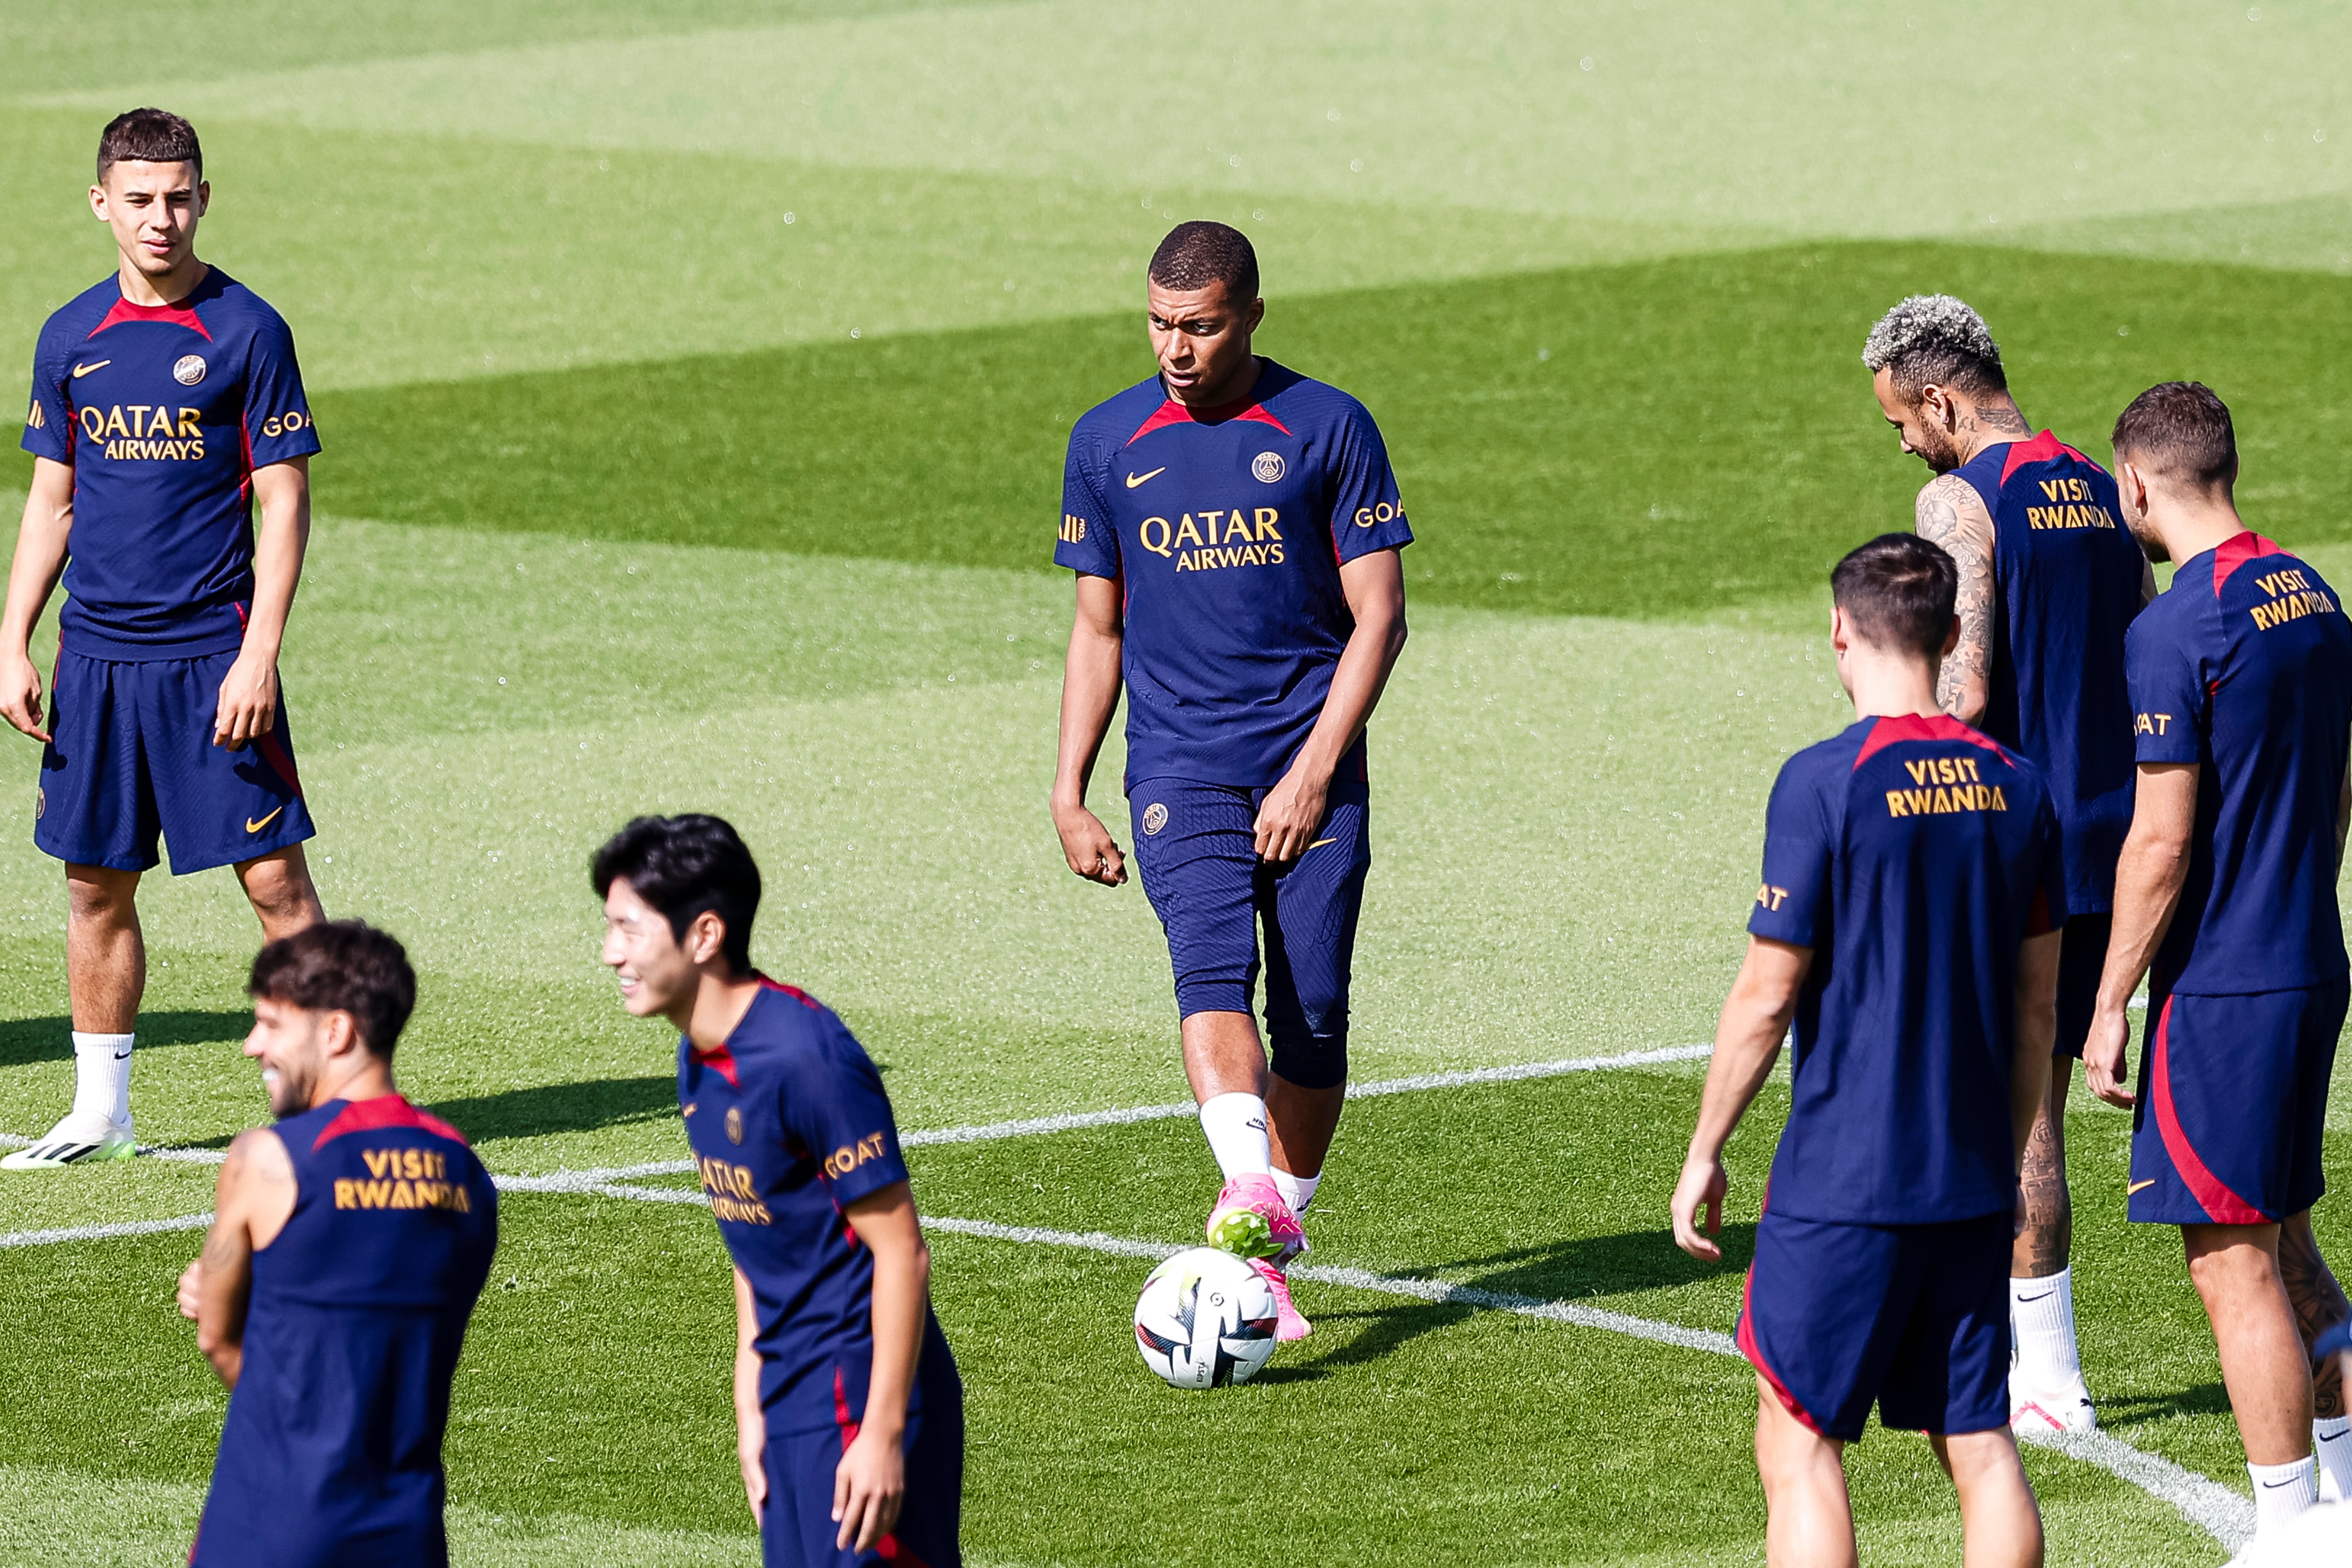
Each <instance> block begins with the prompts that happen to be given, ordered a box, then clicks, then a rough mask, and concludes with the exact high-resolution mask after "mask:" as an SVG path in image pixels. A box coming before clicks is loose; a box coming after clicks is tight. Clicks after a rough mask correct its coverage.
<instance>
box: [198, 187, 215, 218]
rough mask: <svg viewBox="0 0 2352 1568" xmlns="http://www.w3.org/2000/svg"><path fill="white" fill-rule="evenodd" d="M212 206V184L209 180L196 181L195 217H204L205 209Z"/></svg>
mask: <svg viewBox="0 0 2352 1568" xmlns="http://www.w3.org/2000/svg"><path fill="white" fill-rule="evenodd" d="M210 205H213V183H212V182H211V181H210V180H198V181H197V182H196V216H198V217H202V216H205V208H206V207H208V206H210Z"/></svg>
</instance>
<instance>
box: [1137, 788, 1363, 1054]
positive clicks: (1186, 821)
mask: <svg viewBox="0 0 2352 1568" xmlns="http://www.w3.org/2000/svg"><path fill="white" fill-rule="evenodd" d="M1268 793H1270V792H1269V791H1268V790H1267V789H1264V788H1252V787H1250V786H1247V785H1239V784H1195V783H1193V782H1192V781H1191V780H1189V779H1141V780H1138V781H1136V782H1135V783H1134V784H1131V785H1130V786H1129V790H1128V806H1129V811H1130V812H1131V814H1132V815H1133V817H1134V823H1135V863H1136V866H1137V868H1138V869H1139V870H1140V871H1141V872H1142V874H1143V890H1144V892H1145V893H1146V894H1147V895H1149V896H1150V900H1151V907H1152V909H1153V910H1156V911H1157V912H1158V913H1159V916H1160V925H1161V926H1162V927H1163V928H1164V929H1165V930H1166V931H1167V932H1168V957H1169V962H1170V963H1171V966H1172V967H1173V969H1174V970H1175V973H1176V1010H1177V1012H1178V1014H1179V1015H1180V1016H1183V1017H1187V1018H1189V1017H1191V1016H1192V1015H1193V1014H1195V1013H1249V1012H1252V1011H1254V1010H1255V1006H1254V1002H1255V995H1256V992H1257V977H1258V973H1259V970H1260V968H1261V967H1263V968H1264V970H1265V1032H1266V1040H1267V1044H1268V1045H1269V1046H1270V1047H1272V1048H1273V1056H1274V1070H1275V1072H1276V1074H1278V1075H1279V1076H1280V1077H1281V1078H1283V1079H1285V1080H1286V1081H1287V1082H1290V1083H1294V1084H1297V1086H1298V1087H1299V1088H1301V1089H1330V1088H1334V1087H1336V1086H1338V1085H1339V1084H1342V1083H1345V1082H1346V1081H1347V1080H1348V983H1349V973H1350V971H1351V969H1352V967H1353V964H1354V963H1355V953H1356V917H1357V915H1358V914H1359V913H1360V911H1361V910H1362V909H1363V905H1364V874H1365V872H1367V871H1369V870H1370V868H1371V864H1372V837H1371V785H1370V784H1369V783H1367V782H1366V780H1365V778H1364V773H1363V768H1362V764H1361V763H1360V760H1358V759H1357V758H1350V759H1349V762H1348V763H1342V764H1341V766H1340V768H1339V774H1338V775H1337V776H1336V777H1334V778H1333V779H1332V781H1331V793H1330V797H1329V800H1328V804H1327V805H1326V806H1325V810H1324V817H1323V822H1322V826H1319V827H1318V828H1317V829H1316V830H1315V837H1314V838H1313V840H1312V841H1311V847H1309V848H1308V849H1307V852H1306V853H1305V854H1303V855H1301V856H1299V858H1297V859H1296V860H1294V861H1292V862H1291V863H1290V864H1289V865H1287V866H1279V867H1276V866H1269V865H1267V864H1265V862H1264V861H1261V860H1260V859H1259V858H1257V847H1256V825H1257V809H1258V806H1259V805H1260V803H1262V802H1263V801H1264V800H1265V797H1266V795H1267V794H1268ZM1261 924H1263V925H1264V926H1265V962H1264V963H1263V966H1261V964H1260V962H1259V956H1258V928H1259V926H1260V925H1261Z"/></svg>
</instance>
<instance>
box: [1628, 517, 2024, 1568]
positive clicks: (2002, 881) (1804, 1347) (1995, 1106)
mask: <svg viewBox="0 0 2352 1568" xmlns="http://www.w3.org/2000/svg"><path fill="white" fill-rule="evenodd" d="M1831 585H1832V594H1833V595H1834V601H1835V608H1834V609H1833V610H1832V613H1831V621H1830V642H1831V646H1832V647H1833V648H1834V649H1835V650H1836V654H1837V666H1838V679H1839V681H1840V683H1841V684H1842V685H1843V686H1844V688H1845V689H1846V692H1847V694H1848V695H1849V696H1850V697H1852V698H1853V710H1854V714H1855V716H1856V719H1857V722H1855V723H1854V724H1853V726H1852V727H1850V728H1849V729H1847V730H1845V731H1843V733H1841V734H1839V735H1837V736H1835V737H1833V738H1832V739H1830V740H1827V741H1823V742H1821V743H1820V744H1818V745H1814V746H1810V747H1808V748H1806V749H1805V750H1804V751H1801V752H1798V753H1797V754H1796V755H1795V756H1793V757H1790V759H1789V761H1788V762H1787V763H1785V764H1784V765H1783V766H1782V767H1781V769H1780V780H1779V782H1778V783H1776V784H1774V785H1773V787H1772V798H1771V804H1770V805H1769V808H1768V809H1767V812H1766V816H1765V835H1764V882H1763V886H1762V887H1760V888H1759V889H1758V890H1757V894H1756V907H1755V909H1754V910H1753V911H1752V912H1751V913H1750V915H1749V917H1748V932H1749V940H1748V956H1747V958H1746V960H1745V962H1744V963H1742V964H1741V966H1740V971H1739V976H1738V979H1737V980H1736V981H1735V982H1734V983H1733V984H1732V988H1731V994H1730V997H1729V998H1728V999H1727V1001H1726V1002H1725V1003H1724V1006H1723V1018H1722V1022H1721V1023H1720V1025H1718V1026H1717V1030H1716V1045H1715V1058H1714V1060H1713V1062H1712V1063H1711V1064H1710V1065H1709V1067H1708V1068H1707V1078H1706V1091H1705V1096H1704V1098H1703V1100H1702V1101H1701V1104H1700V1108H1699V1118H1698V1127H1697V1130H1696V1131H1695V1132H1694V1133H1693V1135H1692V1137H1691V1144H1690V1152H1689V1154H1688V1156H1687V1157H1686V1159H1685V1162H1684V1164H1683V1172H1682V1179H1681V1181H1680V1183H1679V1184H1677V1185H1676V1186H1675V1197H1674V1226H1675V1241H1676V1242H1677V1243H1678V1244H1679V1245H1680V1246H1681V1247H1682V1248H1683V1250H1684V1251H1685V1252H1688V1253H1689V1254H1691V1255H1692V1256H1693V1257H1695V1258H1706V1259H1709V1260H1712V1259H1716V1258H1720V1257H1722V1250H1721V1248H1719V1247H1717V1246H1716V1244H1715V1243H1713V1242H1711V1241H1709V1240H1707V1239H1706V1236H1705V1235H1702V1234H1701V1231H1700V1226H1698V1224H1697V1223H1696V1215H1697V1213H1698V1212H1699V1211H1700V1210H1702V1209H1703V1210H1705V1211H1706V1226H1705V1229H1706V1232H1708V1233H1713V1232H1715V1231H1716V1230H1717V1229H1718V1228H1720V1226H1721V1223H1722V1217H1723V1203H1724V1198H1725V1196H1726V1194H1727V1190H1728V1182H1727V1177H1726V1175H1725V1173H1724V1168H1723V1146H1724V1144H1725V1142H1727V1140H1728V1139H1729V1138H1730V1136H1731V1133H1732V1131H1733V1129H1734V1128H1736V1127H1737V1126H1738V1122H1739V1119H1740V1117H1741V1116H1742V1115H1743V1114H1744V1113H1745V1112H1746V1110H1747V1109H1748V1105H1749V1104H1750V1103H1751V1102H1752V1101H1753V1100H1755V1098H1756V1095H1757V1092H1758V1091H1759V1089H1762V1088H1763V1086H1764V1082H1765V1079H1766V1078H1767V1077H1768V1076H1769V1074H1770V1072H1771V1070H1772V1067H1773V1064H1774V1062H1775V1061H1776V1060H1777V1059H1778V1058H1779V1057H1780V1040H1781V1037H1782V1036H1783V1034H1784V1033H1786V1032H1787V1031H1788V1030H1789V1028H1790V1023H1791V1021H1792V1020H1793V1022H1794V1025H1795V1030H1794V1034H1795V1040H1796V1061H1795V1068H1794V1070H1793V1072H1792V1074H1791V1078H1790V1110H1789V1121H1788V1125H1787V1127H1786V1129H1785V1131H1783V1132H1782V1133H1781V1136H1780V1150H1779V1152H1778V1153H1777V1155H1776V1156H1775V1157H1774V1159H1773V1163H1772V1177H1771V1184H1770V1186H1769V1189H1768V1196H1767V1199H1766V1202H1765V1205H1764V1211H1763V1214H1762V1216H1761V1217H1760V1218H1759V1221H1758V1222H1757V1226H1756V1257H1755V1262H1754V1265H1753V1267H1751V1268H1749V1270H1748V1300H1747V1305H1746V1308H1745V1310H1743V1311H1742V1312H1741V1314H1740V1319H1739V1335H1738V1340H1739V1347H1740V1349H1741V1350H1742V1351H1743V1352H1745V1353H1746V1354H1747V1357H1748V1360H1749V1361H1750V1362H1751V1363H1754V1365H1755V1367H1756V1373H1757V1415H1756V1465H1757V1469H1758V1471H1759V1474H1760V1475H1761V1476H1762V1478H1763V1481H1764V1500H1765V1506H1766V1508H1767V1510H1768V1512H1769V1521H1768V1526H1767V1532H1766V1555H1767V1558H1768V1560H1769V1562H1770V1563H1772V1564H1774V1565H1775V1568H1782V1565H1795V1564H1804V1565H1806V1568H1837V1565H1838V1564H1842V1563H1853V1562H1854V1560H1855V1559H1854V1540H1853V1512H1852V1509H1851V1506H1850V1504H1849V1502H1848V1500H1847V1497H1846V1489H1845V1469H1844V1450H1845V1445H1847V1444H1848V1443H1851V1442H1853V1440H1854V1439H1856V1438H1858V1437H1860V1436H1862V1431H1863V1425H1864V1421H1865V1420H1866V1419H1867V1418H1868V1416H1869V1415H1870V1408H1871V1406H1872V1405H1873V1404H1875V1405H1877V1406H1878V1410H1879V1415H1880V1417H1881V1419H1882V1420H1884V1421H1885V1424H1886V1425H1887V1426H1907V1427H1916V1428H1922V1429H1924V1430H1925V1431H1926V1432H1927V1437H1928V1441H1929V1443H1930V1444H1931V1445H1932V1446H1933V1447H1934V1449H1935V1454H1936V1458H1937V1460H1938V1461H1939V1462H1940V1463H1941V1464H1942V1465H1943V1467H1944V1469H1945V1471H1946V1473H1947V1474H1948V1475H1949V1476H1950V1477H1951V1478H1952V1482H1953V1484H1954V1486H1955V1487H1956V1488H1957V1489H1958V1492H1959V1500H1960V1518H1961V1523H1962V1527H1963V1529H1964V1531H1966V1534H1967V1547H1966V1551H1967V1556H1968V1561H1969V1568H1994V1565H1995V1564H2002V1565H2022V1564H2033V1563H2040V1562H2041V1561H2042V1521H2041V1516H2040V1512H2039V1510H2037V1508H2036V1506H2035V1503H2034V1500H2033V1489H2032V1486H2031V1484H2030V1483H2028V1481H2027V1480H2026V1478H2025V1470H2024V1467H2023V1466H2021V1464H2020V1463H2019V1462H2018V1458H2017V1447H2016V1440H2015V1438H2014V1437H2013V1436H2011V1432H2010V1426H2009V1402H2008V1390H2007V1385H2008V1373H2009V1333H2010V1330H2009V1310H2008V1291H2007V1287H2006V1285H2005V1283H2004V1280H2005V1279H2006V1276H2007V1274H2008V1259H2009V1247H2010V1233H2011V1222H2012V1216H2013V1215H2014V1213H2015V1210H2016V1206H2017V1202H2018V1194H2017V1177H2018V1171H2019V1167H2020V1163H2021V1155H2022V1152H2023V1150H2024V1146H2025V1140H2026V1137H2027V1134H2028V1133H2029V1132H2030V1131H2031V1130H2032V1125H2033V1115H2034V1108H2035V1107H2036V1106H2038V1105H2039V1104H2040V1103H2041V1102H2042V1080H2043V1079H2044V1078H2045V1077H2047V1076H2048V1073H2049V1070H2050V1054H2051V1047H2050V1042H2051V1037H2052V1036H2053V1033H2054V1031H2055V1029H2056V1016H2055V996H2056V991H2057V976H2058V965H2059V946H2060V940H2061V939H2060V935H2059V931H2058V927H2059V925H2060V923H2061V922H2063V920H2064V919H2065V897H2066V884H2065V874H2064V863H2063V858H2062V855H2061V851H2060V848H2059V841H2058V820H2057V816H2056V813H2055V812H2054V811H2053V808H2052V806H2051V804H2050V791H2049V787H2048V785H2047V784H2044V783H2043V782H2042V773H2041V771H2040V770H2039V769H2037V768H2035V767H2034V766H2033V765H2032V763H2028V762H2026V761H2025V760H2024V759H2023V758H2021V757H2019V756H2017V755H2016V754H2015V753H2014V752H2011V751H2009V750H2008V749H2007V748H2005V747H2003V746H2001V745H2000V744H1998V743H1997V742H1993V741H1991V740H1990V739H1988V738H1986V737H1985V736H1984V735H1983V734H1981V733H1979V732H1978V731H1975V730H1971V729H1969V727H1968V726H1967V725H1965V724H1962V723H1961V722H1960V721H1958V720H1956V719H1954V718H1952V717H1951V716H1950V715H1948V714H1947V713H1945V712H1943V711H1942V710H1941V708H1940V706H1939V704H1938V703H1937V696H1936V689H1937V666H1938V664H1939V662H1940V660H1941V658H1942V656H1944V655H1945V654H1947V653H1948V652H1949V651H1950V650H1951V648H1952V646H1953V643H1954V640H1955V638H1956V637H1958V627H1957V626H1956V625H1955V623H1954V619H1953V615H1952V605H1953V599H1954V596H1955V593H1956V589H1957V586H1958V572H1957V570H1956V568H1955V567H1954V565H1953V563H1952V559H1951V557H1950V556H1949V555H1948V554H1946V553H1945V552H1944V551H1943V550H1941V549H1940V548H1938V547H1937V546H1936V545H1934V544H1931V543H1929V542H1927V541H1926V540H1923V539H1920V538H1918V537H1917V536H1916V535H1914V534H1887V535H1885V536H1883V537H1881V538H1878V539H1874V540H1873V541H1871V542H1869V543H1868V544H1865V545H1864V546H1862V547H1861V548H1860V549H1858V550H1856V551H1854V552H1853V553H1852V554H1850V555H1848V556H1847V557H1846V558H1845V559H1844V560H1843V561H1841V562H1840V563H1838V566H1837V570H1836V572H1835V574H1833V575H1832V579H1831Z"/></svg>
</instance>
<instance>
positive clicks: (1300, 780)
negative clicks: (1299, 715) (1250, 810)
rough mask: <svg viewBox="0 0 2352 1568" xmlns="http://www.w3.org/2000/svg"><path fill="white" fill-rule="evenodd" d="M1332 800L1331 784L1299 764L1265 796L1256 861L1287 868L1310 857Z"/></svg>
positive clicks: (1328, 779)
mask: <svg viewBox="0 0 2352 1568" xmlns="http://www.w3.org/2000/svg"><path fill="white" fill-rule="evenodd" d="M1330 798H1331V780H1330V778H1329V776H1328V774H1322V773H1316V772H1314V771H1312V770H1310V769H1307V768H1304V767H1301V766H1299V765H1297V763H1293V764H1292V765H1291V769H1290V771H1289V772H1288V773H1285V774H1283V775H1282V782H1281V783H1280V784H1276V785H1275V786H1274V787H1273V788H1272V789H1270V790H1268V791H1266V792H1265V801H1264V802H1263V803H1262V804H1261V805H1259V806H1258V808H1257V858H1259V859H1261V860H1264V861H1265V862H1266V863H1268V864H1269V865H1275V866H1287V865H1288V864H1290V862H1292V861H1293V860H1296V859H1297V858H1299V857H1300V856H1301V855H1304V854H1306V853H1307V847H1308V846H1310V845H1312V844H1313V843H1314V842H1315V832H1316V829H1318V828H1319V827H1321V826H1323V816H1324V809H1325V807H1326V806H1327V805H1328V803H1329V801H1330Z"/></svg>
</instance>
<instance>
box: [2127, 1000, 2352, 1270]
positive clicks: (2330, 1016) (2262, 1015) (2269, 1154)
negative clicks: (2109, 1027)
mask: <svg viewBox="0 0 2352 1568" xmlns="http://www.w3.org/2000/svg"><path fill="white" fill-rule="evenodd" d="M2346 995H2347V986H2346V983H2345V982H2344V981H2341V980H2337V981H2332V982H2330V983H2329V984H2326V985H2313V986H2308V987H2305V988H2304V989H2302V990H2296V991H2262V992H2256V993H2254V994H2252V995H2245V996H2187V995H2181V994H2173V995H2170V996H2167V997H2164V998H2163V999H2162V1000H2161V1003H2160V1005H2157V1006H2154V1007H2152V1008H2151V1009H2150V1010H2149V1019H2150V1021H2149V1024H2148V1028H2147V1051H2146V1053H2145V1054H2144V1055H2143V1057H2142V1058H2141V1063H2140V1075H2139V1104H2138V1106H2137V1108H2136V1109H2135V1110H2133V1112H2132V1155H2131V1194H2130V1205H2129V1206H2130V1213H2131V1217H2132V1218H2134V1219H2136V1220H2143V1221H2146V1222H2147V1223H2149V1224H2152V1225H2262V1224H2264V1223H2265V1222H2268V1221H2272V1220H2282V1219H2285V1218H2288V1217H2289V1216H2291V1215H2298V1214H2301V1213H2302V1212H2303V1211H2304V1210H2305V1209H2307V1208H2309V1207H2310V1206H2311V1205H2314V1204H2315V1203H2317V1202H2318V1201H2319V1197H2320V1194H2323V1193H2325V1192H2326V1190H2327V1177H2326V1172H2325V1171H2323V1170H2322V1169H2321V1158H2320V1156H2321V1148H2320V1137H2321V1133H2322V1131H2323V1130H2324V1129H2325V1128H2326V1124H2327V1079H2328V1075H2329V1074H2330V1073H2331V1072H2332V1071H2333V1070H2334V1069H2335V1066H2336V1036H2337V1035H2338V1034H2340V1033H2342V1031H2343V1028H2344V1009H2345V1001H2346Z"/></svg>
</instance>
